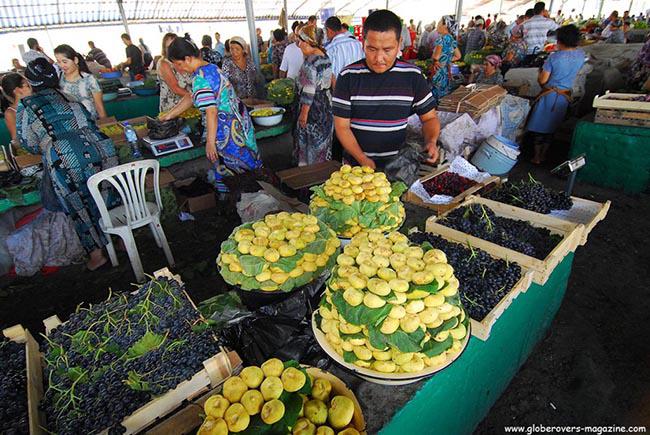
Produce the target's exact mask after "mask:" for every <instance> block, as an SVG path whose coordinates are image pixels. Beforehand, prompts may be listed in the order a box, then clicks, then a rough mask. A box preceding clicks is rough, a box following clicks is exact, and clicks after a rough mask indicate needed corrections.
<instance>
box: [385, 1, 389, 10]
mask: <svg viewBox="0 0 650 435" xmlns="http://www.w3.org/2000/svg"><path fill="white" fill-rule="evenodd" d="M389 1H390V0H386V9H388V2H389Z"/></svg>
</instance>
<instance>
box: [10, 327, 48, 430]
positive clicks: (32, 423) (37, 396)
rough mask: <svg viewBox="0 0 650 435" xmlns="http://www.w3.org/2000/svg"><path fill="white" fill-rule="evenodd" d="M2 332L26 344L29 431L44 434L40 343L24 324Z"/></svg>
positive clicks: (12, 339)
mask: <svg viewBox="0 0 650 435" xmlns="http://www.w3.org/2000/svg"><path fill="white" fill-rule="evenodd" d="M2 334H3V335H4V336H5V337H7V338H8V339H9V340H11V341H14V342H16V343H21V344H24V345H25V371H26V372H27V373H26V374H27V413H28V416H29V433H30V434H31V435H44V434H45V431H44V430H43V427H44V422H45V415H44V413H43V411H41V410H40V409H39V404H40V402H41V399H42V398H43V369H42V364H41V363H42V361H41V354H40V352H39V349H38V343H37V342H36V340H35V339H34V337H33V336H32V334H30V333H29V331H28V330H27V329H25V328H23V327H22V325H14V326H12V327H10V328H7V329H4V330H3V331H2Z"/></svg>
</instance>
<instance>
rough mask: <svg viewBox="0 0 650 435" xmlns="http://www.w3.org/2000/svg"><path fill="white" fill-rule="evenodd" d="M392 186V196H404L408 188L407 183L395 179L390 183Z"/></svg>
mask: <svg viewBox="0 0 650 435" xmlns="http://www.w3.org/2000/svg"><path fill="white" fill-rule="evenodd" d="M390 187H391V192H390V197H391V198H399V197H400V196H402V194H403V193H404V192H406V191H407V190H408V187H407V186H406V184H404V183H402V182H401V181H395V182H394V183H392V184H391V185H390Z"/></svg>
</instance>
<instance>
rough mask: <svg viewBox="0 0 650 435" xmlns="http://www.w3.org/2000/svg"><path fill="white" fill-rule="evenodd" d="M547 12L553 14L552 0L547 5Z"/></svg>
mask: <svg viewBox="0 0 650 435" xmlns="http://www.w3.org/2000/svg"><path fill="white" fill-rule="evenodd" d="M548 13H549V15H550V16H553V0H551V3H550V4H549V5H548Z"/></svg>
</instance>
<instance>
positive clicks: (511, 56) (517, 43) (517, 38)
mask: <svg viewBox="0 0 650 435" xmlns="http://www.w3.org/2000/svg"><path fill="white" fill-rule="evenodd" d="M527 51H528V45H527V44H526V40H525V39H524V31H523V28H522V27H521V26H515V27H514V28H513V29H512V36H511V37H510V43H509V44H508V46H507V47H506V51H505V52H504V55H503V64H502V65H501V71H502V72H503V75H504V76H505V75H506V73H507V72H508V70H509V69H510V68H518V67H519V66H521V65H522V64H523V62H524V59H526V52H527Z"/></svg>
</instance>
